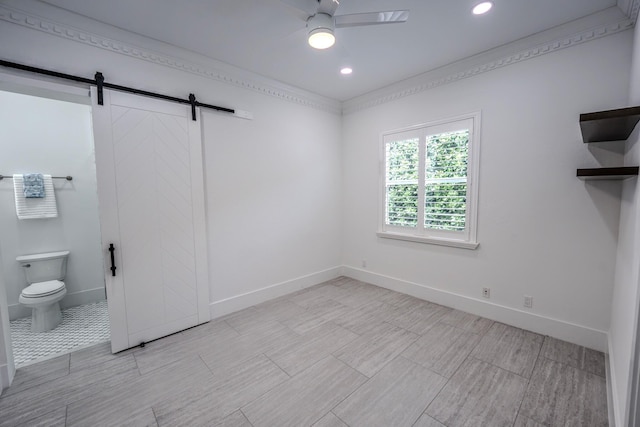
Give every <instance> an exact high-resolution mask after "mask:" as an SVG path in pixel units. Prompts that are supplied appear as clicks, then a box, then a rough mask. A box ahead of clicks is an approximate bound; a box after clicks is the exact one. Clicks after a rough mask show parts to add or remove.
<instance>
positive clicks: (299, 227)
mask: <svg viewBox="0 0 640 427" xmlns="http://www.w3.org/2000/svg"><path fill="white" fill-rule="evenodd" d="M251 109H252V112H253V113H254V115H255V119H254V120H252V121H247V120H238V119H236V118H233V117H229V116H225V115H221V114H215V113H206V112H205V114H204V120H203V126H204V132H203V133H204V138H205V176H206V194H207V218H208V232H209V268H210V270H211V282H212V288H211V292H212V293H211V295H212V296H213V301H223V300H228V299H230V298H233V297H234V296H237V295H241V294H246V293H250V292H252V291H255V290H256V289H261V288H265V287H268V286H272V285H274V284H279V283H283V282H287V281H289V280H291V279H294V278H301V277H303V276H306V275H308V274H310V273H316V272H322V271H324V270H327V269H329V270H331V271H330V272H328V274H329V275H330V276H333V275H336V274H337V270H336V271H334V270H333V269H334V268H335V267H337V266H339V265H340V263H341V253H340V237H339V233H340V219H341V218H340V217H341V215H340V213H341V206H340V191H341V190H340V184H341V180H342V176H341V167H340V165H341V160H340V155H341V149H340V144H339V141H340V117H339V116H337V115H332V114H328V113H322V112H320V111H312V110H308V109H303V108H300V107H298V106H296V105H293V104H291V103H288V102H285V101H277V100H271V99H268V98H264V97H254V98H253V99H252V101H251ZM231 307H235V306H231ZM226 311H228V310H224V312H226ZM219 313H220V312H219V311H218V313H214V314H219Z"/></svg>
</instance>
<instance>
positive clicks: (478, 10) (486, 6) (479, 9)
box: [472, 1, 493, 15]
mask: <svg viewBox="0 0 640 427" xmlns="http://www.w3.org/2000/svg"><path fill="white" fill-rule="evenodd" d="M492 7H493V2H490V1H483V2H482V3H478V4H477V5H475V6H474V7H473V10H472V11H473V14H474V15H484V14H485V13H487V12H489V11H490V10H491V8H492Z"/></svg>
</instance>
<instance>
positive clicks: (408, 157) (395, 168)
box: [385, 138, 419, 183]
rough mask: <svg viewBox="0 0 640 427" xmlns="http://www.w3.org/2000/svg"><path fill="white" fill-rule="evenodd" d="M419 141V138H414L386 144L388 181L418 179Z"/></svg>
mask: <svg viewBox="0 0 640 427" xmlns="http://www.w3.org/2000/svg"><path fill="white" fill-rule="evenodd" d="M418 142H419V139H418V138H413V139H407V140H404V141H394V142H389V143H387V144H386V149H387V152H386V157H385V158H386V160H387V183H389V182H391V181H398V180H407V179H411V180H416V181H417V179H418ZM416 183H417V182H416Z"/></svg>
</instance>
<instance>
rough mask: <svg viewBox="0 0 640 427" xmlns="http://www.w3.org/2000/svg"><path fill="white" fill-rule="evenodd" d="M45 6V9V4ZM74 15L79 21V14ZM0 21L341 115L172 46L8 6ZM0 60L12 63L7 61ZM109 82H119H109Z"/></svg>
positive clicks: (329, 105)
mask: <svg viewBox="0 0 640 427" xmlns="http://www.w3.org/2000/svg"><path fill="white" fill-rule="evenodd" d="M44 6H45V7H47V6H46V5H44ZM21 7H22V5H21ZM75 16H77V17H78V18H81V17H80V16H79V15H75ZM84 20H85V21H90V22H91V23H95V24H96V25H92V27H99V26H100V23H97V22H96V21H93V20H89V19H88V18H84ZM0 21H6V22H10V23H12V24H17V25H20V26H23V27H27V28H31V29H33V30H37V31H41V32H44V33H47V34H50V35H53V36H57V37H61V38H64V39H67V40H73V41H75V42H78V43H83V44H86V45H90V46H93V47H96V48H99V49H104V50H108V51H110V52H114V53H119V54H121V55H125V56H128V57H131V58H136V59H138V60H142V61H147V62H151V63H154V64H156V65H162V66H165V67H169V68H173V69H177V70H180V71H184V72H186V73H190V74H194V75H197V76H200V77H205V78H208V79H211V80H216V81H219V82H222V83H225V84H229V85H232V86H237V87H241V88H243V89H248V90H251V91H254V92H259V93H261V94H263V95H266V96H271V97H275V98H279V99H282V100H285V101H289V102H292V103H295V104H299V105H303V106H305V107H311V108H315V109H318V110H322V111H326V112H329V113H333V114H341V112H342V108H341V103H340V102H339V101H337V100H334V99H330V98H326V97H323V96H320V95H317V94H314V93H312V92H308V91H305V90H303V89H299V88H296V87H294V86H289V85H286V84H284V83H281V82H277V81H275V80H272V79H269V78H267V77H264V76H260V75H258V74H255V73H252V72H249V71H246V70H242V69H240V68H237V67H234V66H232V65H229V64H226V63H223V62H221V61H216V60H214V59H211V58H207V57H205V56H202V55H198V54H191V53H190V52H189V53H186V51H185V50H184V49H181V50H180V52H179V53H178V52H177V51H176V48H175V47H172V46H170V45H165V44H164V43H162V46H159V47H160V48H161V50H158V51H154V50H151V49H148V48H145V47H142V46H138V45H134V44H132V43H126V42H122V41H119V40H115V39H112V38H108V37H105V36H102V35H100V34H96V33H93V32H89V31H85V30H82V29H80V28H76V27H73V26H70V25H67V24H63V23H60V22H55V21H53V20H51V19H49V18H43V17H40V16H37V15H35V14H33V13H31V12H27V11H25V10H21V9H18V8H14V7H11V6H8V5H0ZM104 25H105V24H102V26H104ZM112 28H115V27H112ZM118 31H120V32H125V31H124V30H120V29H118ZM128 34H131V33H128ZM136 39H140V41H141V42H143V43H144V41H150V39H148V38H146V37H142V36H137V37H136ZM185 54H187V55H189V54H191V55H190V56H192V57H194V59H195V60H185V59H182V58H180V57H179V56H178V55H180V56H184V55H185ZM3 59H5V60H7V61H11V59H10V58H3ZM26 65H33V64H26ZM111 83H118V82H115V81H112V82H111Z"/></svg>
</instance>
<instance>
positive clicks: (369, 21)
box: [281, 0, 409, 49]
mask: <svg viewBox="0 0 640 427" xmlns="http://www.w3.org/2000/svg"><path fill="white" fill-rule="evenodd" d="M281 1H282V2H283V3H285V4H287V5H289V6H292V7H293V8H295V9H297V11H298V12H299V13H298V15H299V16H300V17H301V18H302V19H304V20H306V22H307V34H308V41H309V45H311V47H313V48H316V49H327V48H330V47H331V46H333V44H334V43H335V41H336V38H335V35H334V30H335V29H336V28H342V27H359V26H363V25H378V24H401V23H403V22H406V21H407V19H409V11H408V10H390V11H384V12H368V13H352V14H348V15H337V16H335V15H334V14H335V12H336V10H337V9H338V6H339V5H340V3H339V1H338V0H281Z"/></svg>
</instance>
